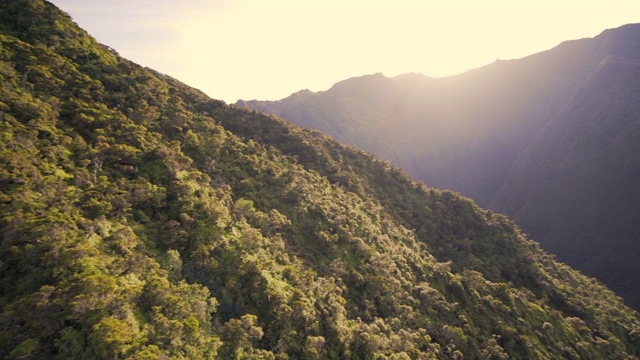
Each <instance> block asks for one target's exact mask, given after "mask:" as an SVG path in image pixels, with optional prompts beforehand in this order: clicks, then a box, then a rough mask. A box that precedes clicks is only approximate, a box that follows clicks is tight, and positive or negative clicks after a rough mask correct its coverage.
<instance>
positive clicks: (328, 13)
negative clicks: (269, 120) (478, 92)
mask: <svg viewBox="0 0 640 360" xmlns="http://www.w3.org/2000/svg"><path fill="white" fill-rule="evenodd" d="M52 2H53V3H54V4H56V5H57V6H58V7H60V8H61V9H62V10H64V11H66V12H67V13H69V14H70V15H71V16H72V17H73V18H74V20H75V21H76V22H77V23H78V24H79V25H80V26H81V27H83V28H84V29H85V30H87V31H88V32H89V33H90V34H91V35H93V36H94V37H96V38H97V39H98V40H99V41H100V42H102V43H104V44H106V45H109V46H111V47H113V48H114V49H116V50H117V51H118V52H119V53H120V54H121V55H122V56H124V57H126V58H128V59H130V60H133V61H135V62H137V63H139V64H141V65H144V66H148V67H150V68H153V69H156V70H158V71H161V72H164V73H166V74H168V75H171V76H173V77H175V78H177V79H179V80H181V81H183V82H185V83H186V84H188V85H191V86H193V87H196V88H198V89H200V90H202V91H204V92H206V93H207V94H208V95H210V96H211V97H213V98H217V99H221V100H224V101H226V102H229V103H232V102H235V101H236V100H238V99H245V100H251V99H260V100H276V99H280V98H283V97H286V96H288V95H290V94H291V93H293V92H296V91H298V90H301V89H310V90H312V91H319V90H326V89H328V88H329V87H330V86H331V85H333V84H334V83H336V82H338V81H341V80H344V79H347V78H350V77H354V76H360V75H365V74H372V73H376V72H382V73H383V74H384V75H386V76H396V75H399V74H403V73H408V72H418V73H423V74H424V75H428V76H434V77H442V76H449V75H454V74H457V73H461V72H464V71H466V70H469V69H471V68H476V67H480V66H483V65H486V64H489V63H492V62H493V61H495V60H496V59H502V60H506V59H514V58H521V57H524V56H527V55H530V54H533V53H536V52H540V51H544V50H547V49H550V48H552V47H554V46H556V45H558V44H559V43H560V42H562V41H564V40H571V39H579V38H584V37H593V36H596V35H597V34H599V33H600V32H602V31H603V30H605V29H608V28H614V27H618V26H622V25H624V24H627V23H636V22H640V15H639V14H640V1H637V0H633V1H632V0H607V1H603V0H594V1H589V0H582V1H574V0H567V1H562V0H555V1H548V0H538V1H528V0H527V1H517V0H484V1H472V0H468V1H463V0H457V1H456V0H453V1H443V0H437V1H436V0H423V1H418V0H393V1H391V0H385V1H382V0H380V1H376V0H368V1H365V0H321V1H320V0H269V1H266V0H181V1H175V0H156V1H153V2H151V1H148V0H111V1H104V0H100V1H98V0H53V1H52Z"/></svg>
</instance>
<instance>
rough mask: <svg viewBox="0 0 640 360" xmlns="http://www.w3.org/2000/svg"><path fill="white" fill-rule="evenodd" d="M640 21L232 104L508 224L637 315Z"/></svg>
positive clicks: (639, 283)
mask: <svg viewBox="0 0 640 360" xmlns="http://www.w3.org/2000/svg"><path fill="white" fill-rule="evenodd" d="M638 39H640V24H630V25H625V26H622V27H620V28H617V29H611V30H606V31H604V32H603V33H602V34H600V35H598V36H597V37H595V38H593V39H582V40H575V41H567V42H565V43H562V44H560V45H559V46H557V47H556V48H554V49H551V50H549V51H545V52H541V53H538V54H534V55H531V56H528V57H526V58H523V59H518V60H510V61H496V62H495V63H493V64H490V65H487V66H485V67H482V68H479V69H475V70H471V71H468V72H466V73H464V74H460V75H456V76H450V77H446V78H439V79H435V78H428V77H426V76H423V75H419V74H406V75H401V76H398V77H395V78H387V77H385V76H383V75H382V74H374V75H366V76H362V77H358V78H352V79H348V80H345V81H342V82H339V83H337V84H335V85H334V86H333V87H332V88H331V89H329V90H327V91H322V92H318V93H312V92H310V91H301V92H298V93H295V94H293V95H291V96H289V97H287V98H285V99H282V100H279V101H255V100H253V101H239V102H238V103H237V105H239V106H243V107H248V108H251V109H256V110H260V111H264V112H268V113H272V114H276V115H279V116H282V117H283V118H284V119H287V120H289V121H291V122H293V123H295V124H298V125H300V126H308V127H311V128H314V129H319V130H321V131H322V132H324V133H326V134H328V135H330V136H332V137H334V138H335V139H338V140H341V141H344V142H346V143H349V144H351V145H354V146H356V147H359V148H361V149H364V150H367V151H371V152H373V153H375V154H376V155H377V156H380V157H381V158H383V159H387V160H389V161H391V162H392V163H394V164H396V165H398V166H401V167H402V168H403V169H404V170H405V171H406V172H407V173H409V174H410V175H411V176H412V177H413V178H414V179H419V180H422V181H424V182H425V183H426V184H428V185H429V186H435V187H438V188H442V189H450V190H454V191H459V192H460V193H462V194H463V195H465V196H469V197H471V198H472V199H474V201H476V202H477V203H478V204H479V205H480V206H481V207H487V208H489V209H492V210H494V211H497V212H500V213H504V214H506V215H507V216H509V217H510V218H512V219H513V220H514V221H515V222H516V223H517V224H518V226H520V227H521V228H522V229H523V231H524V232H526V233H527V234H530V235H531V237H532V238H534V239H536V240H537V241H539V242H540V243H541V244H542V246H543V248H544V249H545V250H547V251H549V252H551V253H553V254H556V255H557V256H558V259H559V260H561V261H563V262H566V263H568V264H569V265H571V266H572V267H574V268H577V269H579V270H581V271H583V272H585V273H586V274H588V275H590V276H594V277H596V278H598V279H599V280H600V281H602V282H604V283H605V284H607V286H609V287H610V288H612V289H613V290H614V291H615V292H616V293H618V294H620V295H621V296H622V297H623V298H624V299H625V301H626V303H627V304H629V305H630V306H632V307H634V308H636V309H640V268H639V267H638V266H637V257H636V256H635V255H636V254H638V253H640V238H639V236H638V234H640V223H639V222H638V221H637V219H638V217H640V201H639V200H640V190H639V188H638V187H637V186H636V182H637V181H636V179H637V178H638V175H640V161H639V159H638V155H637V154H638V147H637V144H638V135H639V134H640V130H639V128H638V126H639V125H638V121H637V119H638V114H640V107H639V106H638V104H639V103H640V102H639V100H640V99H638V96H637V94H638V93H639V92H638V78H639V73H640V70H639V69H640V67H639V66H638V64H640V50H639V49H640V41H639V40H638Z"/></svg>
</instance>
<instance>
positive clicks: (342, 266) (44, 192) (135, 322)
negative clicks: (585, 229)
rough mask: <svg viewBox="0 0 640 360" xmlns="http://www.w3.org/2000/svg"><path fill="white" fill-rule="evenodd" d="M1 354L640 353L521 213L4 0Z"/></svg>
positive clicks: (612, 311)
mask: <svg viewBox="0 0 640 360" xmlns="http://www.w3.org/2000/svg"><path fill="white" fill-rule="evenodd" d="M0 21H1V23H0V30H1V31H2V33H1V34H0V120H1V122H0V136H1V139H2V141H1V142H0V229H1V231H0V356H2V357H4V358H9V359H18V358H57V359H88V358H104V359H125V358H126V359H167V358H171V359H199V358H221V359H229V358H237V359H319V358H353V359H385V358H388V359H449V358H454V359H461V358H463V357H466V358H486V359H503V358H509V357H511V358H531V359H536V358H537V359H550V358H579V357H582V358H602V359H609V358H637V357H638V356H639V355H640V318H638V314H637V313H636V312H634V311H632V310H631V309H629V308H628V307H626V306H624V305H623V304H622V303H621V300H620V299H619V298H617V297H616V296H615V295H614V294H613V293H612V292H611V291H609V290H608V289H606V288H605V287H604V286H602V285H601V284H599V283H598V282H597V281H594V280H592V279H590V278H587V277H585V276H583V275H581V274H580V273H578V272H576V271H574V270H572V269H571V268H569V267H567V266H565V265H563V264H561V263H558V262H556V261H555V260H554V259H553V258H552V257H550V256H549V255H547V254H546V253H544V252H543V251H541V250H540V249H539V247H538V246H537V244H536V243H534V242H532V241H530V240H528V239H526V238H525V237H524V236H523V235H522V234H521V233H520V231H519V230H518V229H517V228H516V227H514V225H513V224H512V223H511V222H510V221H508V220H507V219H506V218H505V217H503V216H500V215H497V214H494V213H491V212H489V211H485V210H482V209H480V208H478V207H477V206H476V205H475V204H474V203H473V202H472V201H470V200H468V199H465V198H462V197H460V196H458V195H456V194H454V193H451V192H445V191H439V190H436V189H431V188H427V187H425V186H424V185H422V184H418V183H413V182H411V181H410V180H409V179H408V177H407V176H406V175H404V174H403V173H402V172H401V171H400V170H398V169H397V168H394V167H392V166H391V165H389V164H388V163H386V162H382V161H379V160H376V159H374V158H373V157H372V156H370V155H368V154H365V153H363V152H361V151H357V150H355V149H353V148H350V147H348V146H345V145H343V144H340V143H338V142H335V141H333V140H330V139H329V138H327V137H325V136H323V135H321V134H320V133H318V132H315V131H310V130H304V129H300V128H297V127H294V126H292V125H290V124H287V123H285V122H284V121H282V120H280V119H278V118H275V117H270V116H266V115H263V114H261V113H257V112H253V111H248V110H242V109H238V108H235V107H233V106H228V105H226V104H224V103H222V102H220V101H216V100H212V99H210V98H208V97H207V96H205V95H204V94H202V93H201V92H199V91H197V90H195V89H192V88H189V87H188V86H186V85H184V84H181V83H179V82H178V81H176V80H174V79H172V78H170V77H168V76H166V75H163V74H159V73H157V72H154V71H152V70H150V69H145V68H142V67H140V66H138V65H136V64H133V63H131V62H129V61H127V60H125V59H123V58H121V57H120V56H119V55H118V54H117V53H115V52H114V51H113V50H112V49H109V48H107V47H105V46H102V45H100V44H98V43H97V42H96V41H95V40H94V39H92V38H91V37H89V36H88V35H87V34H86V33H84V32H83V31H82V30H81V29H78V28H77V27H76V25H75V24H73V22H72V21H71V20H70V19H69V18H68V16H67V15H65V14H64V13H62V12H61V11H59V10H58V9H56V8H55V7H54V6H53V5H51V4H50V3H47V2H43V1H39V0H10V1H4V2H2V3H1V4H0Z"/></svg>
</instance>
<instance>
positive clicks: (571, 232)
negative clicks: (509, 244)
mask: <svg viewBox="0 0 640 360" xmlns="http://www.w3.org/2000/svg"><path fill="white" fill-rule="evenodd" d="M638 139H640V63H633V62H629V61H628V60H626V59H621V58H618V59H616V58H608V59H606V60H605V61H603V63H602V65H601V68H600V70H599V71H598V72H597V73H596V74H594V76H593V77H592V78H591V79H590V80H589V82H588V84H587V85H586V86H585V87H584V88H582V89H581V90H580V92H579V93H578V94H576V96H575V97H574V98H573V99H572V100H571V101H570V102H568V104H567V106H566V108H565V110H564V111H563V113H562V114H561V115H560V116H559V117H558V118H556V119H554V120H553V121H550V122H549V124H547V126H546V127H545V129H544V130H543V131H542V132H541V133H540V134H539V135H538V138H537V139H536V140H535V141H534V142H533V143H532V144H531V145H530V146H529V147H528V149H527V150H526V151H525V152H524V153H523V154H522V156H520V158H519V159H518V161H516V163H515V164H514V165H513V167H512V169H511V172H510V174H509V176H508V177H507V178H506V180H505V184H504V186H503V187H502V189H501V191H500V193H499V194H498V196H497V197H496V199H495V200H494V201H493V202H492V204H491V206H492V207H494V208H497V209H502V210H503V211H505V212H507V213H509V214H513V217H514V219H515V220H517V222H518V223H519V224H520V225H521V226H522V227H524V228H525V229H527V231H528V232H529V233H530V234H531V235H532V236H534V237H535V238H536V239H540V241H542V242H543V243H544V244H546V247H547V248H548V249H549V250H550V251H552V252H554V253H557V254H563V259H564V260H565V261H567V262H568V263H570V264H572V265H574V266H577V267H578V268H580V269H582V270H583V271H585V272H586V273H588V274H590V275H592V276H595V277H598V278H599V279H601V280H602V281H604V282H606V283H607V284H609V286H610V287H612V288H613V289H614V290H616V291H617V292H618V293H620V294H635V296H633V297H630V304H631V305H633V306H635V307H640V298H638V297H637V294H638V289H640V269H638V267H637V255H638V254H640V241H639V235H638V234H640V223H638V221H637V219H638V218H640V192H639V191H638V189H637V183H636V179H638V176H639V175H640V155H639V154H640V152H639V151H640V143H639V142H638Z"/></svg>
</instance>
